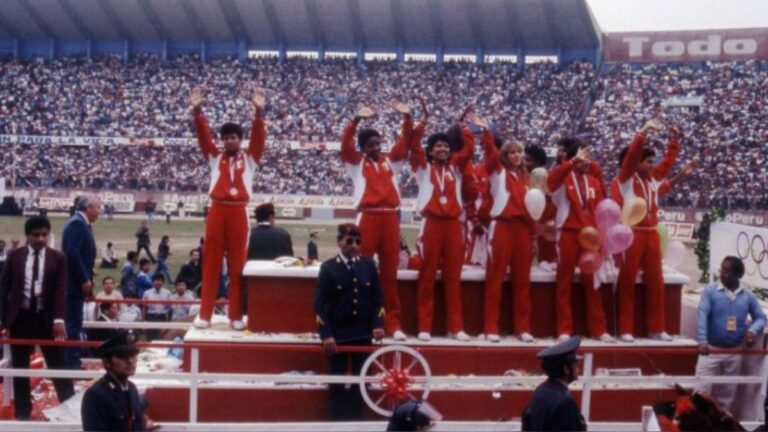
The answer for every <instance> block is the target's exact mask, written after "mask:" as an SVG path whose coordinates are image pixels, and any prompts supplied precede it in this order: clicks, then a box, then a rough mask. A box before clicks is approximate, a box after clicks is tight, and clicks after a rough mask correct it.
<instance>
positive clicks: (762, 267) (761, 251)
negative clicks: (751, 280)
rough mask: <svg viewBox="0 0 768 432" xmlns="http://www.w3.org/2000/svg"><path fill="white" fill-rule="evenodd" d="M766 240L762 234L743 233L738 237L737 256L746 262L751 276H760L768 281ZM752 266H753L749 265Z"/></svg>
mask: <svg viewBox="0 0 768 432" xmlns="http://www.w3.org/2000/svg"><path fill="white" fill-rule="evenodd" d="M765 243H766V242H765V239H764V238H763V236H762V235H760V234H754V235H752V237H751V238H750V236H749V234H747V233H746V232H744V231H742V232H740V233H739V235H738V236H737V237H736V254H737V255H738V257H739V259H741V260H742V261H743V262H744V267H745V270H746V272H747V274H748V275H749V276H754V275H755V274H758V273H759V274H760V277H761V278H763V280H768V249H766V247H765ZM749 264H751V265H749Z"/></svg>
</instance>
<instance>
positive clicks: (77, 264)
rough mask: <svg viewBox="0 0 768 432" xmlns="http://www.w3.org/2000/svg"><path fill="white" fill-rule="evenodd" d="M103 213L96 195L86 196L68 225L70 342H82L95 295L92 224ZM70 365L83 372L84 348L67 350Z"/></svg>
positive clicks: (64, 245)
mask: <svg viewBox="0 0 768 432" xmlns="http://www.w3.org/2000/svg"><path fill="white" fill-rule="evenodd" d="M99 213H101V202H100V201H99V199H98V198H97V197H96V196H95V195H83V196H81V197H79V198H77V200H76V202H75V214H74V215H72V217H70V218H69V220H67V222H66V223H65V224H64V230H63V233H62V235H61V250H62V252H64V255H66V256H67V314H66V319H65V324H66V327H67V339H68V340H74V341H79V340H80V339H81V338H80V334H81V333H82V331H83V302H84V300H85V299H86V298H90V297H92V296H93V265H94V263H95V261H96V241H95V239H94V237H93V229H92V228H91V224H92V223H94V222H96V220H97V219H98V218H99ZM67 364H68V365H69V367H70V368H72V369H80V367H81V363H80V348H67Z"/></svg>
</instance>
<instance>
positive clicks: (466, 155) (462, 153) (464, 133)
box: [451, 125, 475, 171]
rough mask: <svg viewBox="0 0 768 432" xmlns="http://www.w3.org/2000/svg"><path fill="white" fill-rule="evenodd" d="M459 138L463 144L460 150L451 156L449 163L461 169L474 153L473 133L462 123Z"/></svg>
mask: <svg viewBox="0 0 768 432" xmlns="http://www.w3.org/2000/svg"><path fill="white" fill-rule="evenodd" d="M461 138H462V141H463V144H464V145H463V146H462V147H461V150H459V151H457V152H456V153H454V154H453V155H452V156H451V164H453V165H456V166H458V167H459V169H460V170H461V171H463V170H464V167H466V166H467V163H468V162H470V161H471V160H472V156H473V155H474V154H475V135H474V134H473V133H472V131H471V130H470V129H469V127H468V126H467V125H462V126H461Z"/></svg>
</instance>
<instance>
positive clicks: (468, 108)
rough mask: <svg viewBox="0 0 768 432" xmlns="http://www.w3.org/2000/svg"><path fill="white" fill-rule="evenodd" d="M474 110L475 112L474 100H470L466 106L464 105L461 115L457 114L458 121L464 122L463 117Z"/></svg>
mask: <svg viewBox="0 0 768 432" xmlns="http://www.w3.org/2000/svg"><path fill="white" fill-rule="evenodd" d="M474 112H475V104H474V102H470V103H469V104H467V106H466V107H464V111H462V112H461V115H460V116H459V123H462V122H464V119H465V118H466V117H467V115H468V114H469V113H474ZM475 124H477V123H475Z"/></svg>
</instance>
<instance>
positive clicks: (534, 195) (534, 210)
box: [525, 189, 547, 220]
mask: <svg viewBox="0 0 768 432" xmlns="http://www.w3.org/2000/svg"><path fill="white" fill-rule="evenodd" d="M546 205H547V199H546V197H545V196H544V192H542V191H540V190H538V189H530V190H528V192H527V193H526V194H525V208H526V209H527V210H528V214H529V215H531V217H532V218H533V220H539V219H541V215H543V214H544V207H546Z"/></svg>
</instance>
